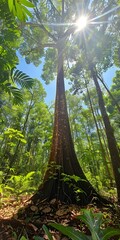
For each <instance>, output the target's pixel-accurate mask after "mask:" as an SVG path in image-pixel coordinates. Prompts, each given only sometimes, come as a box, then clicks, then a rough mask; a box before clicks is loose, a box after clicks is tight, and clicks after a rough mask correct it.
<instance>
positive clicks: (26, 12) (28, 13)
mask: <svg viewBox="0 0 120 240" xmlns="http://www.w3.org/2000/svg"><path fill="white" fill-rule="evenodd" d="M22 9H23V12H24V14H26V15H28V16H29V17H31V18H32V13H31V12H30V11H29V10H28V9H27V8H26V7H24V6H22Z"/></svg>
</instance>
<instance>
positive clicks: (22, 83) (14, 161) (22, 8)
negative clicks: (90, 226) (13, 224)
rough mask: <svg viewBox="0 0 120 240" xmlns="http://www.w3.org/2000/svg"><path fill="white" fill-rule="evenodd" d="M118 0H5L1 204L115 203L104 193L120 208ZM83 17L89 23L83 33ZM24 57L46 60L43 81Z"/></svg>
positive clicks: (0, 10) (1, 17)
mask: <svg viewBox="0 0 120 240" xmlns="http://www.w3.org/2000/svg"><path fill="white" fill-rule="evenodd" d="M119 4H120V3H119V1H113V0H111V1H97V0H93V1H83V0H82V1H77V0H76V2H75V1H68V0H67V1H65V0H61V1H51V0H46V1H39V0H33V1H27V0H21V1H7V0H1V5H0V23H1V25H0V75H1V79H0V141H1V149H0V195H1V207H2V206H3V205H4V202H5V201H6V199H10V198H11V197H13V196H14V197H15V198H17V199H19V197H20V196H23V195H31V194H33V197H32V202H33V203H34V206H36V204H37V203H38V200H39V201H41V200H47V201H48V202H49V201H52V199H57V200H60V201H62V202H65V203H67V204H68V203H69V204H70V203H75V204H78V205H87V204H89V203H92V202H97V204H109V203H110V202H109V201H108V200H106V198H109V199H111V200H110V201H112V202H118V206H119V203H120V118H119V114H120V70H119V67H120V34H119V32H120V10H119V8H120V5H119ZM80 14H82V15H87V16H88V25H87V26H86V28H85V29H83V30H81V31H76V28H77V26H76V24H75V23H76V20H77V19H78V18H79V15H80ZM18 53H19V55H20V54H21V56H22V57H24V58H25V61H26V64H29V63H33V64H34V65H35V66H39V65H40V63H41V62H43V70H42V73H41V78H40V79H32V78H31V76H28V75H27V74H25V73H23V72H21V71H20V70H19V69H17V65H18V63H19V58H18V56H19V55H18ZM111 68H113V71H116V72H115V76H114V78H113V79H112V84H111V86H110V87H109V88H108V87H107V81H106V83H105V81H104V73H105V72H107V71H108V70H109V69H111ZM41 79H43V80H44V81H45V82H46V84H49V83H50V81H51V80H54V79H57V80H56V100H55V111H54V105H53V104H51V106H50V104H49V105H48V103H46V102H45V97H46V92H45V90H44V88H43V86H42V83H41V81H40V80H41ZM68 80H69V83H70V88H69V90H67V91H66V92H65V88H64V81H68ZM108 82H109V79H108ZM35 192H36V193H35ZM34 193H35V194H34ZM103 196H104V197H105V198H104V197H103ZM88 214H89V213H88ZM90 214H91V213H90ZM91 217H92V215H91ZM44 229H45V231H48V230H46V228H44ZM63 231H64V230H63ZM111 236H112V235H111ZM68 237H69V236H68ZM93 239H94V238H93ZM96 239H97V238H96ZM106 239H107V238H106ZM94 240H95V239H94Z"/></svg>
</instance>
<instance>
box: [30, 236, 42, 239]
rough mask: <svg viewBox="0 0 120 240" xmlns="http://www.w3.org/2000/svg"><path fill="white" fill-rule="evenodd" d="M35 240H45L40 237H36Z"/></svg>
mask: <svg viewBox="0 0 120 240" xmlns="http://www.w3.org/2000/svg"><path fill="white" fill-rule="evenodd" d="M33 239H34V240H44V238H42V237H40V236H34V237H33Z"/></svg>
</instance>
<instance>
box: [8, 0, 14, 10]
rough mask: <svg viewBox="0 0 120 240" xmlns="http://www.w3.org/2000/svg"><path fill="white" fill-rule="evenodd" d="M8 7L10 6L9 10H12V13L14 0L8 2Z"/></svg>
mask: <svg viewBox="0 0 120 240" xmlns="http://www.w3.org/2000/svg"><path fill="white" fill-rule="evenodd" d="M8 6H9V9H10V12H11V11H12V9H13V0H8Z"/></svg>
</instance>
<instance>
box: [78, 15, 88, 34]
mask: <svg viewBox="0 0 120 240" xmlns="http://www.w3.org/2000/svg"><path fill="white" fill-rule="evenodd" d="M87 23H88V19H87V16H81V17H80V18H79V19H78V20H77V22H76V28H77V29H76V31H77V32H78V31H81V30H83V29H84V28H85V27H86V26H87Z"/></svg>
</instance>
